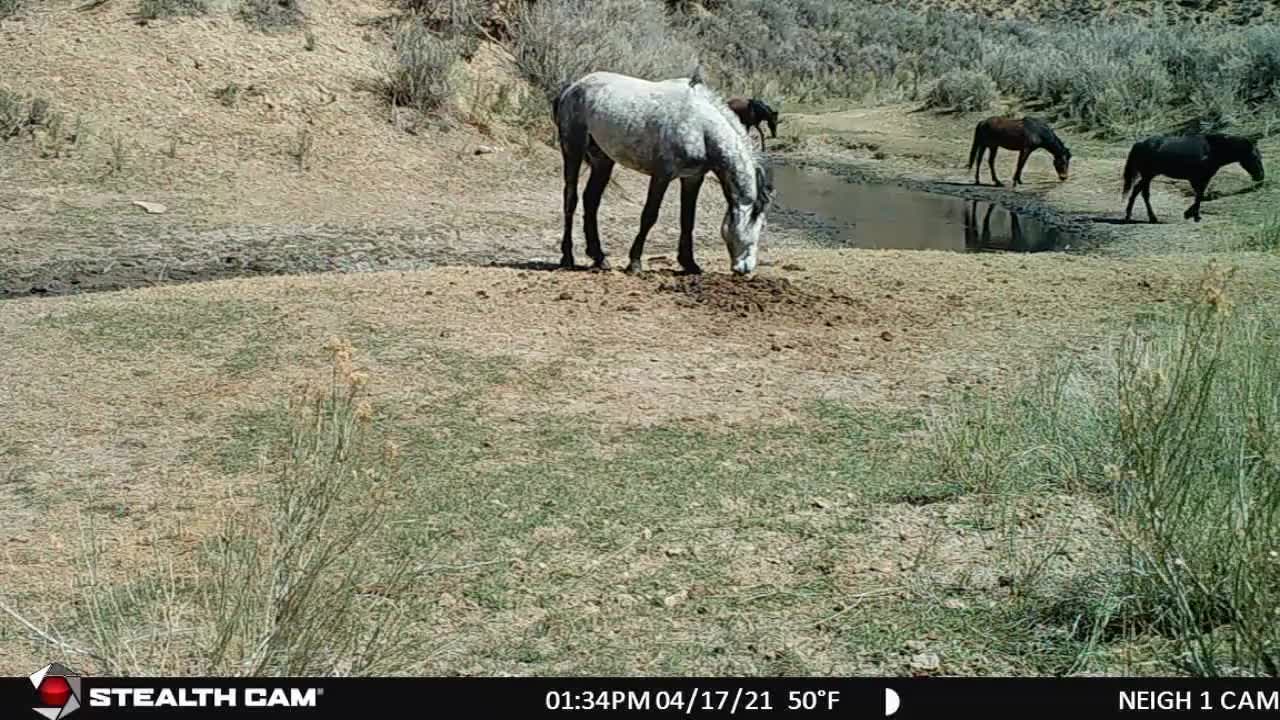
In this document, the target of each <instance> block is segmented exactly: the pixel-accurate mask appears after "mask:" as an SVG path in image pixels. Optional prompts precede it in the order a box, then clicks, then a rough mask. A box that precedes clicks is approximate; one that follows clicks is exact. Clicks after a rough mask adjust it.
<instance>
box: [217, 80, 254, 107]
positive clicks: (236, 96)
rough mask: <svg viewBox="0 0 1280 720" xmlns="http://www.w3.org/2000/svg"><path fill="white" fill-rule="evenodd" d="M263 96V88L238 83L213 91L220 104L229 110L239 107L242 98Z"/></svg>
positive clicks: (230, 83)
mask: <svg viewBox="0 0 1280 720" xmlns="http://www.w3.org/2000/svg"><path fill="white" fill-rule="evenodd" d="M261 95H262V88H260V87H258V86H257V85H253V84H249V85H241V84H240V83H237V82H229V83H227V84H226V85H223V86H222V87H220V88H218V89H217V90H214V91H213V96H214V97H215V98H217V99H218V102H220V103H222V104H223V105H225V106H226V107H229V108H233V107H236V106H237V105H239V104H240V100H241V98H250V97H260V96H261Z"/></svg>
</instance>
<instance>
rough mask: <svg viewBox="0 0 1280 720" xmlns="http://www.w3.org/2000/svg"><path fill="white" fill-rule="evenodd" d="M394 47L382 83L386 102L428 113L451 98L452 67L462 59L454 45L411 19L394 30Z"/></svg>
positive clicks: (455, 81)
mask: <svg viewBox="0 0 1280 720" xmlns="http://www.w3.org/2000/svg"><path fill="white" fill-rule="evenodd" d="M394 47H395V59H394V61H393V63H392V66H391V68H390V70H389V71H388V73H387V77H386V79H385V80H384V81H383V94H384V95H385V96H386V98H387V100H388V102H390V103H391V104H392V105H393V106H398V107H410V108H414V109H416V110H418V111H420V112H424V113H430V112H434V111H436V110H438V109H440V108H441V107H443V106H444V105H445V104H446V103H448V102H449V100H451V99H452V98H453V96H454V93H455V92H456V91H457V86H458V74H457V70H456V67H455V66H456V64H457V63H458V61H459V59H460V58H461V49H460V48H459V47H458V45H457V43H455V42H451V41H449V40H447V39H445V38H443V37H441V36H440V35H438V34H436V33H434V32H432V31H431V30H429V29H428V28H427V26H426V25H425V24H424V23H423V21H422V19H421V18H418V17H412V18H409V19H407V20H404V21H402V22H401V24H400V25H399V26H398V27H397V28H396V32H395V38H394Z"/></svg>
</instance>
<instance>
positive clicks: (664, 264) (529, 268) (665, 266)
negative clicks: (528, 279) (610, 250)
mask: <svg viewBox="0 0 1280 720" xmlns="http://www.w3.org/2000/svg"><path fill="white" fill-rule="evenodd" d="M759 264H760V265H761V266H764V265H767V264H768V263H764V262H762V263H759ZM645 265H646V267H645V269H644V270H643V271H642V273H643V274H663V275H691V274H696V273H690V272H688V271H686V270H684V269H682V268H680V267H679V266H678V265H677V264H676V262H675V260H673V259H671V258H669V257H666V256H663V255H658V256H654V257H649V258H645ZM487 267H491V268H505V269H508V270H523V271H526V272H556V273H596V274H599V273H608V272H613V271H614V270H616V269H617V268H613V269H610V270H602V269H600V268H597V267H594V266H593V265H591V264H576V265H574V266H573V267H571V268H566V267H561V265H560V263H558V262H551V261H549V260H491V261H490V262H489V263H488V265H487Z"/></svg>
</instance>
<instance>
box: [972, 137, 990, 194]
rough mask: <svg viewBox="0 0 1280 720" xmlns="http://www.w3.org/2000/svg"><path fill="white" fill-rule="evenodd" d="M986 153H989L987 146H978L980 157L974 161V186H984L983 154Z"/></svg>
mask: <svg viewBox="0 0 1280 720" xmlns="http://www.w3.org/2000/svg"><path fill="white" fill-rule="evenodd" d="M986 151H987V147H986V146H985V145H979V146H978V157H977V158H976V159H975V160H974V163H973V184H974V185H981V184H982V154H983V153H985V152H986Z"/></svg>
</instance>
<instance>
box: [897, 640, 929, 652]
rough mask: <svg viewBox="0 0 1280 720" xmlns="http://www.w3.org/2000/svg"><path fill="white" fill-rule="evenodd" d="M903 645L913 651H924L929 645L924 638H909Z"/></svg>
mask: <svg viewBox="0 0 1280 720" xmlns="http://www.w3.org/2000/svg"><path fill="white" fill-rule="evenodd" d="M902 646H903V647H904V648H906V649H907V652H912V653H922V652H924V651H925V649H926V648H927V647H928V645H926V644H925V642H924V641H923V640H908V641H906V642H904V643H902Z"/></svg>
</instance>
